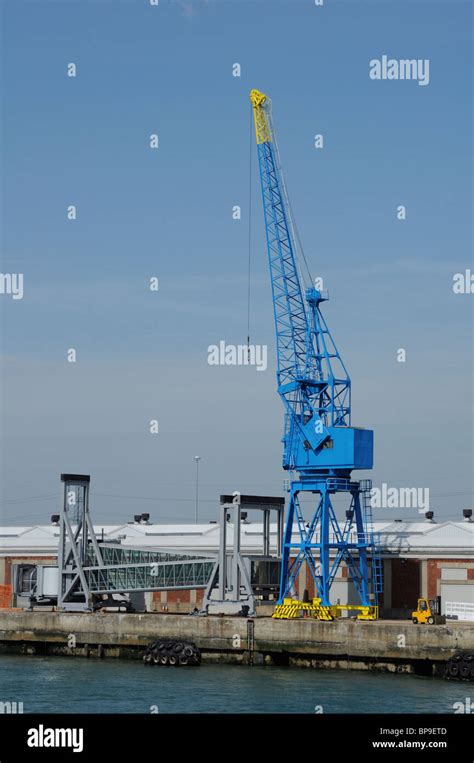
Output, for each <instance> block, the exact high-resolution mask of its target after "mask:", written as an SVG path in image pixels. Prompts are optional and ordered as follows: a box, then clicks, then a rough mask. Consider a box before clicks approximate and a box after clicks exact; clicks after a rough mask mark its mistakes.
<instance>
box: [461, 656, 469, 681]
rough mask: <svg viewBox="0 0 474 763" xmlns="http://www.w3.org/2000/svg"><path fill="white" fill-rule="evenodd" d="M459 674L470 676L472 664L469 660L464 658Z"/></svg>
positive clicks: (463, 676)
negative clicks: (465, 660)
mask: <svg viewBox="0 0 474 763" xmlns="http://www.w3.org/2000/svg"><path fill="white" fill-rule="evenodd" d="M459 675H460V676H461V678H469V676H470V675H471V666H470V664H469V663H468V662H464V660H463V661H462V662H461V663H460V665H459Z"/></svg>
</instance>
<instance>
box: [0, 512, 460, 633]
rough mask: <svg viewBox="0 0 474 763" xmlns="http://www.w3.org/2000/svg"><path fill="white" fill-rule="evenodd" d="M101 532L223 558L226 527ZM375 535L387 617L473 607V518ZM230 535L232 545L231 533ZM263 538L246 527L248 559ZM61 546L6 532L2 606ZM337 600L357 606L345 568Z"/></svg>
mask: <svg viewBox="0 0 474 763" xmlns="http://www.w3.org/2000/svg"><path fill="white" fill-rule="evenodd" d="M465 513H466V514H469V512H465ZM95 530H96V533H97V536H98V539H99V540H101V539H102V540H104V541H109V542H110V541H112V542H120V543H121V544H123V545H124V546H127V547H132V548H137V549H143V550H146V549H147V550H169V551H172V550H173V551H178V552H182V553H195V554H199V553H202V554H208V553H212V554H216V555H217V552H218V549H219V536H220V532H219V525H218V524H217V523H215V522H210V523H207V524H197V525H196V524H176V525H164V524H155V523H153V522H151V521H150V520H149V519H148V520H141V519H138V521H137V519H136V520H135V521H133V522H129V523H126V524H120V525H112V526H101V525H97V526H96V527H95ZM374 530H375V532H376V533H378V535H379V538H380V548H381V558H382V562H383V577H384V593H383V597H382V601H381V602H380V605H381V614H382V616H384V617H395V618H398V617H401V618H403V617H407V616H408V615H409V613H410V612H411V611H412V609H414V608H416V602H417V599H418V598H419V597H422V596H423V597H429V598H433V597H435V596H438V595H439V596H441V600H442V607H443V611H444V610H445V607H446V604H447V603H448V602H462V603H465V604H470V605H471V606H474V522H473V521H472V519H471V517H470V516H466V517H465V518H464V519H463V520H461V521H448V522H440V523H437V522H435V521H434V519H433V518H432V517H430V516H429V517H428V518H427V519H425V520H424V521H421V522H407V521H404V520H393V521H386V522H375V524H374ZM227 534H228V537H229V542H230V544H232V526H229V527H228V530H227ZM262 537H263V526H262V524H261V523H260V524H259V523H252V522H249V521H247V520H244V521H243V522H242V528H241V547H242V552H243V553H244V554H246V553H247V554H256V553H260V551H261V547H262ZM58 540H59V527H58V525H57V524H55V523H52V524H50V525H37V526H32V527H0V607H1V606H3V607H9V606H15V604H16V602H15V601H14V596H13V595H12V582H13V572H14V569H15V565H25V564H26V565H28V564H32V565H33V564H35V565H36V564H45V565H54V564H55V563H56V561H57V547H58ZM271 543H272V548H271V552H272V553H275V551H276V545H277V527H276V525H275V526H273V525H272V527H271ZM305 591H307V595H309V596H310V597H312V596H313V595H315V592H314V587H313V585H312V579H311V576H310V574H309V572H308V571H307V570H306V569H305V568H304V567H303V568H302V571H301V573H300V576H299V590H298V595H299V597H300V598H301V597H302V596H303V595H304V594H305ZM202 596H203V591H202V590H173V591H159V592H153V593H147V594H145V597H144V604H145V608H146V609H147V610H148V611H169V612H188V611H190V610H192V609H194V608H195V607H198V608H199V606H200V603H201V601H202ZM332 599H333V601H337V600H339V601H340V602H341V603H357V602H356V596H355V592H354V591H353V589H352V583H351V582H350V581H349V580H348V577H347V569H346V568H345V567H344V566H342V567H341V568H340V576H339V577H338V578H336V580H335V582H334V584H333V587H332Z"/></svg>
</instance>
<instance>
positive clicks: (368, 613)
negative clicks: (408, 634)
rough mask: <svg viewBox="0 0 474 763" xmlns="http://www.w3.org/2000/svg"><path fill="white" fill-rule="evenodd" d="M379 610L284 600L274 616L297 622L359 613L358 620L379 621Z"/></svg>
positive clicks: (334, 618) (278, 605) (313, 601)
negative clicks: (346, 613)
mask: <svg viewBox="0 0 474 763" xmlns="http://www.w3.org/2000/svg"><path fill="white" fill-rule="evenodd" d="M378 610H379V608H378V607H376V606H373V607H364V606H363V605H362V604H331V605H329V606H323V605H322V604H321V599H312V601H299V600H298V599H283V604H277V606H276V607H275V611H274V613H273V615H272V617H274V618H275V619H277V620H296V619H297V618H298V617H312V618H314V619H315V620H336V618H338V617H341V615H342V613H343V612H347V611H354V612H359V614H358V615H357V619H358V620H377V618H378Z"/></svg>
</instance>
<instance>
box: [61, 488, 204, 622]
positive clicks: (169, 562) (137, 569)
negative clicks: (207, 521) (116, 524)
mask: <svg viewBox="0 0 474 763" xmlns="http://www.w3.org/2000/svg"><path fill="white" fill-rule="evenodd" d="M61 481H62V482H63V483H64V499H63V505H62V510H61V514H60V532H59V549H58V568H59V574H58V579H59V588H58V608H59V609H65V610H79V611H83V610H88V609H91V607H92V601H91V600H92V596H93V595H95V594H111V593H127V592H132V591H160V590H168V589H170V588H173V589H190V588H205V587H206V585H207V583H208V580H209V578H210V576H211V573H212V570H213V568H214V566H215V563H216V556H215V555H212V554H207V555H203V556H200V555H198V554H194V555H188V554H183V553H180V552H178V551H177V552H168V551H142V550H141V549H134V548H125V547H122V546H120V545H119V544H108V543H107V544H106V543H101V542H99V541H98V539H97V537H96V534H95V532H94V527H93V524H92V520H91V518H90V514H89V486H90V476H89V475H85V474H62V475H61Z"/></svg>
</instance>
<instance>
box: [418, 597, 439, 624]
mask: <svg viewBox="0 0 474 763" xmlns="http://www.w3.org/2000/svg"><path fill="white" fill-rule="evenodd" d="M411 619H412V622H414V623H415V625H417V624H418V623H428V624H429V625H444V624H445V623H446V618H445V616H444V615H442V614H441V596H437V597H436V598H435V599H418V607H417V609H415V611H414V612H412V613H411Z"/></svg>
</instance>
